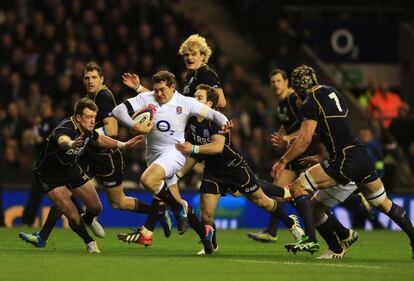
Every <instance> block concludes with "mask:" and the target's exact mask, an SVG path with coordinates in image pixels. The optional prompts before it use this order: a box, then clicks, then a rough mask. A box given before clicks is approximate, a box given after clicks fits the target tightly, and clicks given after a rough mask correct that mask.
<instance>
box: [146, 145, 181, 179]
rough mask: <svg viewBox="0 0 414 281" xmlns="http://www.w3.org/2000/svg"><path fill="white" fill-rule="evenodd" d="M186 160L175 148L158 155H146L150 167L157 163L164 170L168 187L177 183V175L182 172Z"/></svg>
mask: <svg viewBox="0 0 414 281" xmlns="http://www.w3.org/2000/svg"><path fill="white" fill-rule="evenodd" d="M185 159H186V157H185V155H184V154H183V153H181V152H180V151H178V150H177V149H175V147H172V148H170V149H168V150H164V151H162V152H157V153H151V152H148V153H147V155H146V160H147V165H148V167H149V166H150V165H151V164H154V163H155V164H157V165H160V166H161V167H162V168H163V169H164V172H165V178H164V181H165V183H166V184H167V186H171V185H173V184H176V183H177V181H178V178H177V177H176V175H175V174H177V172H178V171H180V170H181V167H182V166H183V165H184V163H185Z"/></svg>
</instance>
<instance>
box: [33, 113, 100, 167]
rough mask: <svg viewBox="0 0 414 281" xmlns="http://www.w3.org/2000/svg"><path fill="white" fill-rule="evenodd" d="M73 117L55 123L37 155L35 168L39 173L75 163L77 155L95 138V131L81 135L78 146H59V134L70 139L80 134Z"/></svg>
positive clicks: (96, 137) (97, 135) (96, 136)
mask: <svg viewBox="0 0 414 281" xmlns="http://www.w3.org/2000/svg"><path fill="white" fill-rule="evenodd" d="M72 118H73V117H70V118H66V119H64V120H63V121H62V122H60V123H59V125H57V127H56V128H55V129H54V130H53V131H52V133H51V134H50V135H49V136H48V137H47V139H46V141H45V142H44V144H43V147H42V150H41V152H40V155H39V157H38V160H37V163H36V168H37V170H38V171H39V172H41V173H57V172H62V171H64V170H65V169H66V168H67V167H69V166H72V165H74V164H75V163H76V161H77V160H78V158H79V156H81V155H82V154H83V152H84V149H85V147H87V146H88V145H89V144H90V142H91V141H94V140H97V139H98V137H99V134H98V133H97V132H96V131H93V132H88V133H85V134H84V135H83V140H84V142H83V145H82V146H81V147H78V148H73V149H69V150H64V149H62V148H60V146H59V144H58V142H57V140H58V139H59V137H61V136H64V135H66V136H68V137H70V138H71V139H72V140H74V139H76V138H77V137H79V136H80V135H81V131H80V129H79V128H78V127H77V126H76V124H75V122H74V120H73V119H72Z"/></svg>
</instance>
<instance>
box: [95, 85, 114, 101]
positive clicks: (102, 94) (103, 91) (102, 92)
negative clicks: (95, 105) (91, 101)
mask: <svg viewBox="0 0 414 281" xmlns="http://www.w3.org/2000/svg"><path fill="white" fill-rule="evenodd" d="M103 97H110V98H113V97H114V95H113V94H112V92H111V90H110V89H109V88H108V87H107V86H103V87H102V89H100V90H99V91H98V92H97V93H96V98H103Z"/></svg>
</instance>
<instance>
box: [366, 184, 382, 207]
mask: <svg viewBox="0 0 414 281" xmlns="http://www.w3.org/2000/svg"><path fill="white" fill-rule="evenodd" d="M365 198H366V199H367V201H368V202H369V204H371V205H372V206H374V207H377V206H379V205H381V204H382V202H384V200H385V199H386V198H387V192H385V188H384V186H381V188H380V189H378V190H377V191H375V192H374V193H371V194H367V195H366V196H365Z"/></svg>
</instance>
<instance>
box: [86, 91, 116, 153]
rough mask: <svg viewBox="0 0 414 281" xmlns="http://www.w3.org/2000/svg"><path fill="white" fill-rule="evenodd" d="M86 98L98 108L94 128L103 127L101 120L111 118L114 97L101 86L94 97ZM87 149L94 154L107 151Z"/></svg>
mask: <svg viewBox="0 0 414 281" xmlns="http://www.w3.org/2000/svg"><path fill="white" fill-rule="evenodd" d="M86 97H87V98H89V99H91V100H93V101H94V102H95V103H96V105H97V106H98V114H97V115H96V120H95V128H101V127H103V125H104V123H103V120H104V119H105V118H107V117H110V116H112V110H113V109H114V108H115V106H116V101H115V98H114V95H113V94H112V92H111V90H109V89H108V87H106V86H103V87H102V89H100V90H99V91H98V92H97V93H96V94H95V95H92V94H87V95H86ZM88 149H90V150H92V151H94V152H101V153H102V152H105V151H107V150H108V149H107V148H103V147H99V146H96V145H91V146H90V147H89V148H88Z"/></svg>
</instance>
